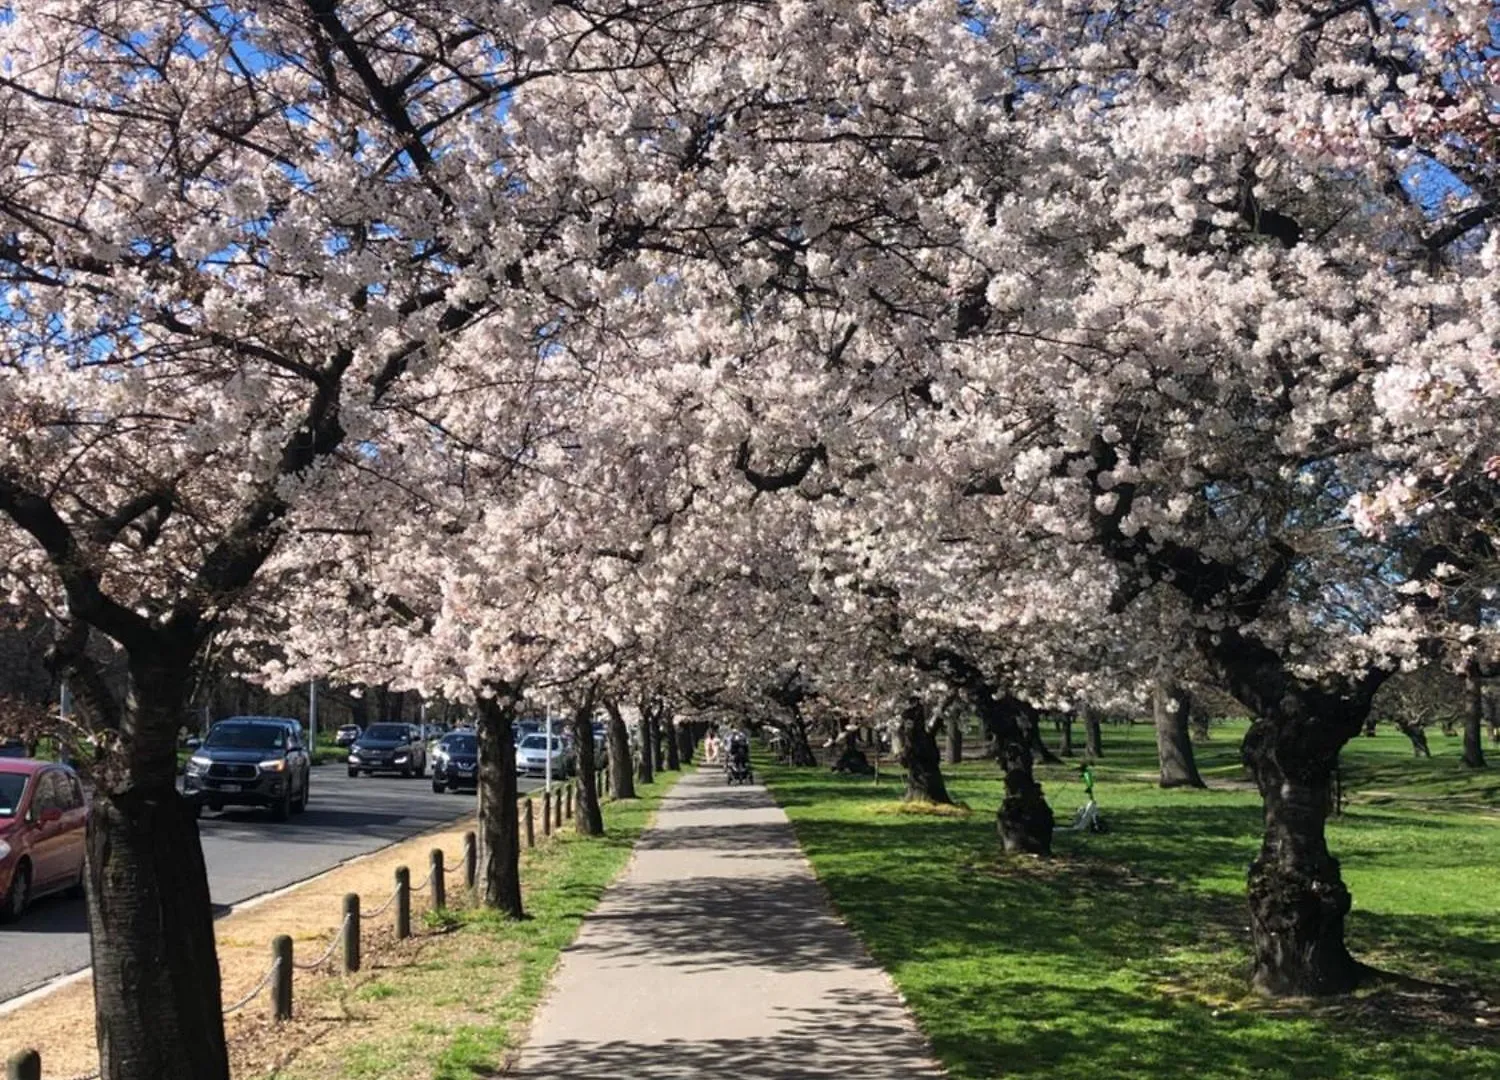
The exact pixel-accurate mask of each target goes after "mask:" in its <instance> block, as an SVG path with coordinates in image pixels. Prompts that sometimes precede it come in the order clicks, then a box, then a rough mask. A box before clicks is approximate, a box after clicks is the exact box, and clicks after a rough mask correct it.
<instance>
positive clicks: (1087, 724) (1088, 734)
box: [1083, 709, 1104, 761]
mask: <svg viewBox="0 0 1500 1080" xmlns="http://www.w3.org/2000/svg"><path fill="white" fill-rule="evenodd" d="M1083 756H1084V757H1086V758H1088V759H1089V760H1090V761H1097V760H1099V759H1100V758H1102V757H1103V756H1104V739H1103V737H1102V734H1101V733H1100V730H1099V713H1098V710H1096V709H1085V710H1084V713H1083Z"/></svg>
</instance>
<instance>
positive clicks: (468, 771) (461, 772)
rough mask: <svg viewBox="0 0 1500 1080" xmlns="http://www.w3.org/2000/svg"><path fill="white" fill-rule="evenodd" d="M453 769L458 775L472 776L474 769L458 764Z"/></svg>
mask: <svg viewBox="0 0 1500 1080" xmlns="http://www.w3.org/2000/svg"><path fill="white" fill-rule="evenodd" d="M453 771H454V772H456V773H458V775H459V776H473V775H474V770H473V769H470V768H466V767H465V766H463V765H460V766H459V767H458V768H456V769H454V770H453Z"/></svg>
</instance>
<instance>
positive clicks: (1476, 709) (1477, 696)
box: [1464, 663, 1485, 769]
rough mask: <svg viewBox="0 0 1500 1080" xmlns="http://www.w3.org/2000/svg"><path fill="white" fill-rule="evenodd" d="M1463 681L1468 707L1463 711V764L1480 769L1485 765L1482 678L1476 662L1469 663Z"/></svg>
mask: <svg viewBox="0 0 1500 1080" xmlns="http://www.w3.org/2000/svg"><path fill="white" fill-rule="evenodd" d="M1464 683H1465V688H1466V689H1467V690H1468V692H1469V701H1468V708H1467V709H1466V710H1465V711H1464V764H1465V765H1467V766H1468V767H1469V768H1471V769H1482V768H1484V767H1485V764H1484V679H1483V678H1481V677H1480V673H1479V665H1478V664H1477V663H1470V664H1469V668H1468V670H1467V671H1466V672H1465V673H1464Z"/></svg>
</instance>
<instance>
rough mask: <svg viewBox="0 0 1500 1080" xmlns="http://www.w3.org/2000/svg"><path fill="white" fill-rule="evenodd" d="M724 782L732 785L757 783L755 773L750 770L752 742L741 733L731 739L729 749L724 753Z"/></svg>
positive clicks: (736, 733)
mask: <svg viewBox="0 0 1500 1080" xmlns="http://www.w3.org/2000/svg"><path fill="white" fill-rule="evenodd" d="M724 780H725V781H726V782H727V783H730V784H750V783H754V782H755V772H754V771H753V770H752V769H751V768H750V740H749V739H747V738H745V736H744V735H743V734H742V733H740V732H735V733H734V734H733V735H731V736H730V737H729V747H728V749H727V750H726V751H725V753H724Z"/></svg>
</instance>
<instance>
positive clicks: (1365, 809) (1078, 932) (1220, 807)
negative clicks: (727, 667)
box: [766, 725, 1500, 1080]
mask: <svg viewBox="0 0 1500 1080" xmlns="http://www.w3.org/2000/svg"><path fill="white" fill-rule="evenodd" d="M1242 730H1243V729H1241V728H1236V727H1234V726H1232V725H1222V726H1215V727H1214V729H1213V734H1212V738H1211V740H1210V741H1209V742H1208V743H1207V744H1206V745H1203V746H1201V747H1200V748H1199V761H1200V765H1201V766H1202V768H1203V771H1204V774H1205V776H1206V777H1208V778H1209V782H1210V783H1211V784H1212V785H1214V788H1213V789H1212V790H1209V791H1184V790H1176V791H1161V790H1160V789H1158V788H1157V787H1156V786H1155V768H1156V765H1155V744H1154V741H1153V735H1152V732H1151V729H1150V728H1149V727H1147V726H1145V725H1141V726H1137V727H1134V728H1128V727H1123V726H1120V727H1106V728H1105V731H1104V757H1103V760H1102V761H1101V762H1100V763H1099V764H1098V766H1097V768H1096V778H1097V788H1096V794H1097V796H1098V799H1099V802H1100V805H1101V807H1102V808H1103V810H1104V813H1105V815H1106V818H1107V820H1108V823H1109V825H1110V830H1111V831H1110V832H1108V833H1106V834H1104V835H1087V834H1075V833H1071V832H1062V831H1060V832H1059V833H1058V836H1057V842H1056V851H1057V857H1056V858H1054V859H1051V860H1036V859H1030V858H1024V857H1023V858H1015V859H1006V858H1005V857H1003V856H1002V855H1001V854H1000V853H999V847H998V841H997V839H996V836H995V830H994V824H995V817H994V815H995V810H996V808H997V807H998V806H999V803H1000V799H1001V795H1002V788H1001V783H1000V779H999V775H998V770H997V769H996V767H995V765H994V763H993V762H971V763H966V764H964V765H962V766H959V767H957V768H949V769H948V775H949V778H950V790H951V791H952V793H953V795H954V797H955V798H956V799H959V800H962V801H963V802H964V803H966V804H967V805H968V806H969V807H970V808H972V813H970V814H968V815H967V816H958V817H955V816H946V815H935V814H917V813H904V812H900V811H901V808H900V807H899V806H898V805H897V803H896V800H899V798H900V796H901V790H902V789H901V779H900V776H899V775H898V774H896V773H894V772H893V771H890V769H889V767H883V775H882V779H881V781H880V782H879V783H878V784H875V783H872V782H871V781H870V780H869V779H868V778H866V779H853V778H843V777H834V776H831V775H829V774H828V773H827V772H826V771H824V770H821V769H818V770H814V769H806V770H795V769H789V768H784V767H768V768H767V769H766V777H767V780H768V782H769V783H770V785H771V787H772V790H773V791H774V793H775V794H776V797H777V798H778V799H779V800H780V801H781V803H782V805H783V806H785V808H786V810H787V812H788V814H789V815H790V816H791V818H792V821H793V824H794V825H795V827H796V829H797V834H798V836H799V838H800V839H801V841H802V844H803V846H804V848H805V849H806V851H807V853H808V855H809V856H810V858H811V859H812V862H813V865H814V868H815V869H816V870H817V873H818V876H819V877H820V878H821V879H822V881H823V882H824V883H825V885H826V886H827V888H828V889H829V891H830V893H831V895H832V897H833V899H834V902H835V903H836V905H837V906H838V907H839V909H840V910H841V912H842V913H843V914H844V915H845V917H846V918H847V919H848V921H849V923H850V924H851V925H852V927H853V928H854V930H855V931H856V932H857V933H858V934H859V935H860V936H861V937H862V938H863V939H864V941H865V942H866V943H867V945H868V946H869V948H870V950H871V952H872V953H873V954H874V956H875V958H876V959H877V960H878V961H879V962H880V963H881V964H883V965H884V966H885V967H886V968H887V969H888V970H889V971H890V972H891V974H892V975H893V977H894V978H895V980H896V982H897V984H898V985H899V986H900V987H901V990H902V992H903V993H904V994H905V995H906V997H907V999H908V1000H909V1002H910V1003H911V1006H912V1008H913V1010H914V1011H915V1013H916V1015H917V1018H918V1020H919V1022H920V1023H921V1025H922V1027H923V1029H924V1030H925V1031H926V1032H927V1034H928V1035H929V1037H930V1038H931V1039H932V1042H933V1046H934V1048H935V1050H936V1052H937V1054H938V1056H939V1057H940V1058H941V1059H942V1060H943V1061H944V1063H945V1064H946V1065H947V1066H948V1068H949V1069H950V1070H951V1072H952V1075H953V1076H955V1077H960V1078H989V1077H1000V1076H1035V1077H1043V1076H1045V1077H1047V1078H1049V1080H1070V1078H1075V1077H1076V1078H1079V1080H1083V1078H1088V1080H1113V1078H1137V1077H1139V1078H1142V1080H1144V1078H1148V1077H1149V1078H1159V1077H1179V1076H1180V1077H1194V1078H1202V1080H1208V1078H1215V1080H1217V1078H1242V1077H1243V1078H1249V1077H1257V1078H1271V1077H1297V1078H1299V1080H1303V1078H1306V1080H1312V1078H1321V1077H1344V1076H1349V1077H1371V1078H1390V1080H1397V1078H1400V1080H1409V1078H1418V1077H1433V1078H1438V1077H1444V1078H1450V1077H1473V1078H1475V1080H1479V1078H1486V1080H1491V1078H1494V1077H1497V1076H1500V1013H1496V1012H1492V1011H1489V1010H1488V1009H1479V1010H1478V1012H1481V1013H1487V1015H1486V1017H1485V1018H1486V1019H1488V1020H1489V1021H1490V1024H1489V1025H1488V1026H1484V1025H1481V1024H1479V1023H1476V1009H1475V1008H1472V1007H1470V1006H1469V1001H1468V999H1467V998H1465V997H1463V996H1460V995H1454V994H1440V993H1423V992H1420V991H1417V990H1410V991H1408V990H1392V989H1388V988H1386V989H1374V990H1371V991H1369V992H1364V993H1361V994H1360V995H1358V996H1357V997H1356V998H1354V999H1352V1000H1349V1001H1345V1002H1340V1003H1333V1004H1327V1003H1286V1002H1279V1003H1271V1002H1266V1001H1263V1000H1261V999H1258V998H1255V997H1252V996H1250V995H1249V993H1248V990H1247V980H1248V972H1249V933H1248V929H1247V918H1246V908H1245V900H1244V888H1245V871H1246V868H1247V866H1248V864H1249V862H1250V860H1251V858H1252V857H1253V856H1254V854H1255V851H1256V849H1257V847H1258V845H1259V836H1260V803H1259V797H1258V795H1257V794H1256V793H1255V792H1254V790H1253V789H1251V788H1250V787H1249V786H1248V785H1247V784H1246V783H1245V782H1244V780H1245V777H1244V773H1243V771H1242V769H1241V767H1240V765H1239V763H1238V743H1239V737H1240V734H1241V733H1242ZM1049 735H1050V732H1049ZM1080 741H1081V740H1080ZM1431 743H1432V749H1433V754H1434V756H1433V758H1432V759H1431V760H1430V761H1429V760H1421V761H1418V760H1414V759H1413V758H1412V757H1411V750H1410V744H1409V743H1408V742H1407V740H1406V739H1405V737H1404V736H1401V735H1399V734H1394V733H1393V734H1389V735H1387V734H1382V735H1380V736H1378V737H1376V738H1373V739H1366V738H1361V739H1359V740H1356V742H1355V743H1353V744H1351V746H1350V747H1349V748H1348V749H1347V750H1346V751H1345V755H1344V757H1345V764H1344V767H1343V769H1342V772H1343V775H1344V786H1345V791H1346V796H1347V799H1348V805H1347V807H1346V809H1345V812H1344V814H1343V816H1342V817H1341V818H1339V819H1337V820H1335V821H1334V822H1333V823H1332V824H1331V826H1330V829H1329V833H1330V843H1331V845H1332V847H1333V850H1334V853H1335V854H1336V855H1337V856H1338V857H1339V858H1340V859H1341V860H1342V864H1343V870H1344V876H1345V880H1346V882H1347V883H1348V885H1349V888H1350V890H1351V891H1352V893H1353V895H1354V911H1353V913H1352V915H1351V917H1350V920H1349V940H1350V944H1351V947H1352V948H1353V949H1354V951H1355V953H1356V955H1357V956H1359V957H1360V958H1361V959H1364V960H1366V961H1368V962H1371V963H1374V964H1375V965H1376V966H1378V967H1381V968H1383V969H1386V970H1390V971H1395V972H1400V973H1403V974H1407V975H1412V976H1417V977H1420V978H1422V979H1430V980H1438V981H1441V982H1444V983H1447V984H1450V985H1458V986H1461V987H1464V988H1465V989H1466V990H1473V991H1475V994H1476V995H1477V996H1480V997H1484V998H1487V1001H1488V1003H1489V1005H1490V1006H1495V1005H1500V965H1497V961H1500V917H1497V906H1500V812H1497V809H1496V808H1497V806H1500V776H1496V775H1492V774H1490V773H1488V772H1484V773H1477V774H1476V773H1472V772H1470V771H1469V770H1466V769H1464V768H1463V766H1462V764H1461V762H1460V761H1459V759H1458V753H1459V747H1458V740H1457V739H1449V738H1445V737H1444V736H1442V735H1440V734H1436V733H1433V734H1432V736H1431ZM1079 760H1081V759H1078V758H1075V759H1073V762H1072V763H1069V764H1066V765H1063V766H1053V767H1042V768H1040V769H1039V773H1040V776H1041V779H1042V781H1043V784H1044V786H1045V789H1046V792H1047V796H1048V799H1049V801H1050V802H1051V803H1052V806H1053V808H1054V811H1055V812H1056V813H1057V816H1058V819H1059V822H1060V823H1066V821H1067V820H1068V819H1069V818H1070V817H1071V815H1072V813H1073V811H1074V810H1075V809H1076V808H1077V807H1078V806H1079V805H1081V804H1082V803H1083V801H1084V794H1083V787H1082V785H1081V784H1080V783H1079V781H1078V776H1077V762H1078V761H1079ZM1497 764H1500V755H1497Z"/></svg>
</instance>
